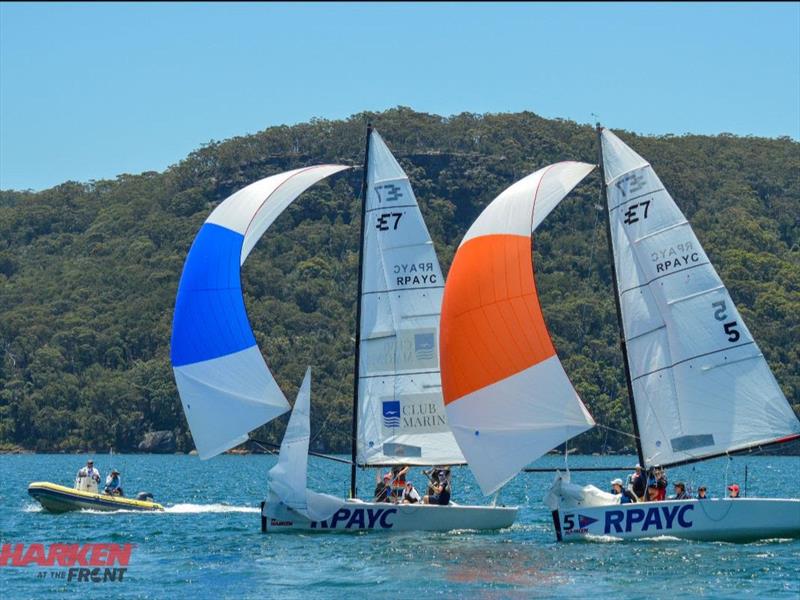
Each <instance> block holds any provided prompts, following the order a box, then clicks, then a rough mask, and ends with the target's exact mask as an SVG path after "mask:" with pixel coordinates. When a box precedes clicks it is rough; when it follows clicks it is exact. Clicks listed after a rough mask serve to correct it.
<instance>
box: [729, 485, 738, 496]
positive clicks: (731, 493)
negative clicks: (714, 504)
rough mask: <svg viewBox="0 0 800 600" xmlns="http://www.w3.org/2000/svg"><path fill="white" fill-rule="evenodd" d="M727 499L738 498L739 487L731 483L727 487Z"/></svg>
mask: <svg viewBox="0 0 800 600" xmlns="http://www.w3.org/2000/svg"><path fill="white" fill-rule="evenodd" d="M728 498H739V485H738V484H736V483H732V484H731V485H729V486H728Z"/></svg>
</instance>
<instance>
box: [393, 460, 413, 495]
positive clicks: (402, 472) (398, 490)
mask: <svg viewBox="0 0 800 600" xmlns="http://www.w3.org/2000/svg"><path fill="white" fill-rule="evenodd" d="M408 469H409V467H408V465H395V466H393V467H392V481H391V487H392V489H391V497H392V502H400V501H401V500H402V499H403V492H404V491H405V489H406V474H407V473H408Z"/></svg>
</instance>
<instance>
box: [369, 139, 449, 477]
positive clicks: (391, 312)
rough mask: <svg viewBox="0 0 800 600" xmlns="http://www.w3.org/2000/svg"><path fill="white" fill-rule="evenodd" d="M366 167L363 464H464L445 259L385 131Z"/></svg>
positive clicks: (373, 141)
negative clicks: (452, 409)
mask: <svg viewBox="0 0 800 600" xmlns="http://www.w3.org/2000/svg"><path fill="white" fill-rule="evenodd" d="M367 165H368V168H367V196H366V207H365V211H366V219H365V223H366V226H365V230H364V247H363V248H362V252H363V257H362V260H363V276H362V281H361V322H360V324H359V327H360V344H359V383H358V436H357V438H358V439H357V461H358V462H359V463H360V464H396V463H405V464H417V465H431V464H457V463H463V462H464V457H463V456H462V454H461V451H460V450H459V449H458V445H457V444H456V442H455V440H454V438H453V434H452V433H451V431H450V428H449V426H448V424H447V416H446V414H445V410H444V403H443V401H442V388H441V378H440V374H439V348H438V342H439V316H440V312H441V305H442V291H443V288H444V277H443V276H442V271H441V269H440V267H439V261H438V260H437V258H436V251H435V249H434V247H433V242H432V241H431V238H430V235H429V234H428V229H427V227H426V226H425V222H424V221H423V219H422V213H420V210H419V206H418V205H417V199H416V197H415V196H414V192H413V190H412V189H411V184H410V183H409V181H408V177H407V176H406V174H405V173H404V172H403V169H402V168H401V167H400V165H399V164H398V163H397V161H396V160H395V158H394V156H392V154H391V152H390V151H389V149H388V148H387V147H386V144H385V143H384V141H383V140H382V139H381V137H380V135H378V133H377V132H376V131H372V133H371V135H370V141H369V156H368V158H367Z"/></svg>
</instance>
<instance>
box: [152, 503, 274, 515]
mask: <svg viewBox="0 0 800 600" xmlns="http://www.w3.org/2000/svg"><path fill="white" fill-rule="evenodd" d="M259 511H260V509H259V508H258V507H257V506H230V505H229V504H176V505H175V506H168V507H165V508H164V512H167V513H178V514H189V513H257V512H259Z"/></svg>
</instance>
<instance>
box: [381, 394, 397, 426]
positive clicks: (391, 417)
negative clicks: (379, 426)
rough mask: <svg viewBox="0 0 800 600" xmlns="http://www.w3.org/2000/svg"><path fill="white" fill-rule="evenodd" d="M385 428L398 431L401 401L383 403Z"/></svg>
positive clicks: (385, 401)
mask: <svg viewBox="0 0 800 600" xmlns="http://www.w3.org/2000/svg"><path fill="white" fill-rule="evenodd" d="M383 426H384V427H386V428H387V429H397V428H398V427H400V401H399V400H384V401H383Z"/></svg>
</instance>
